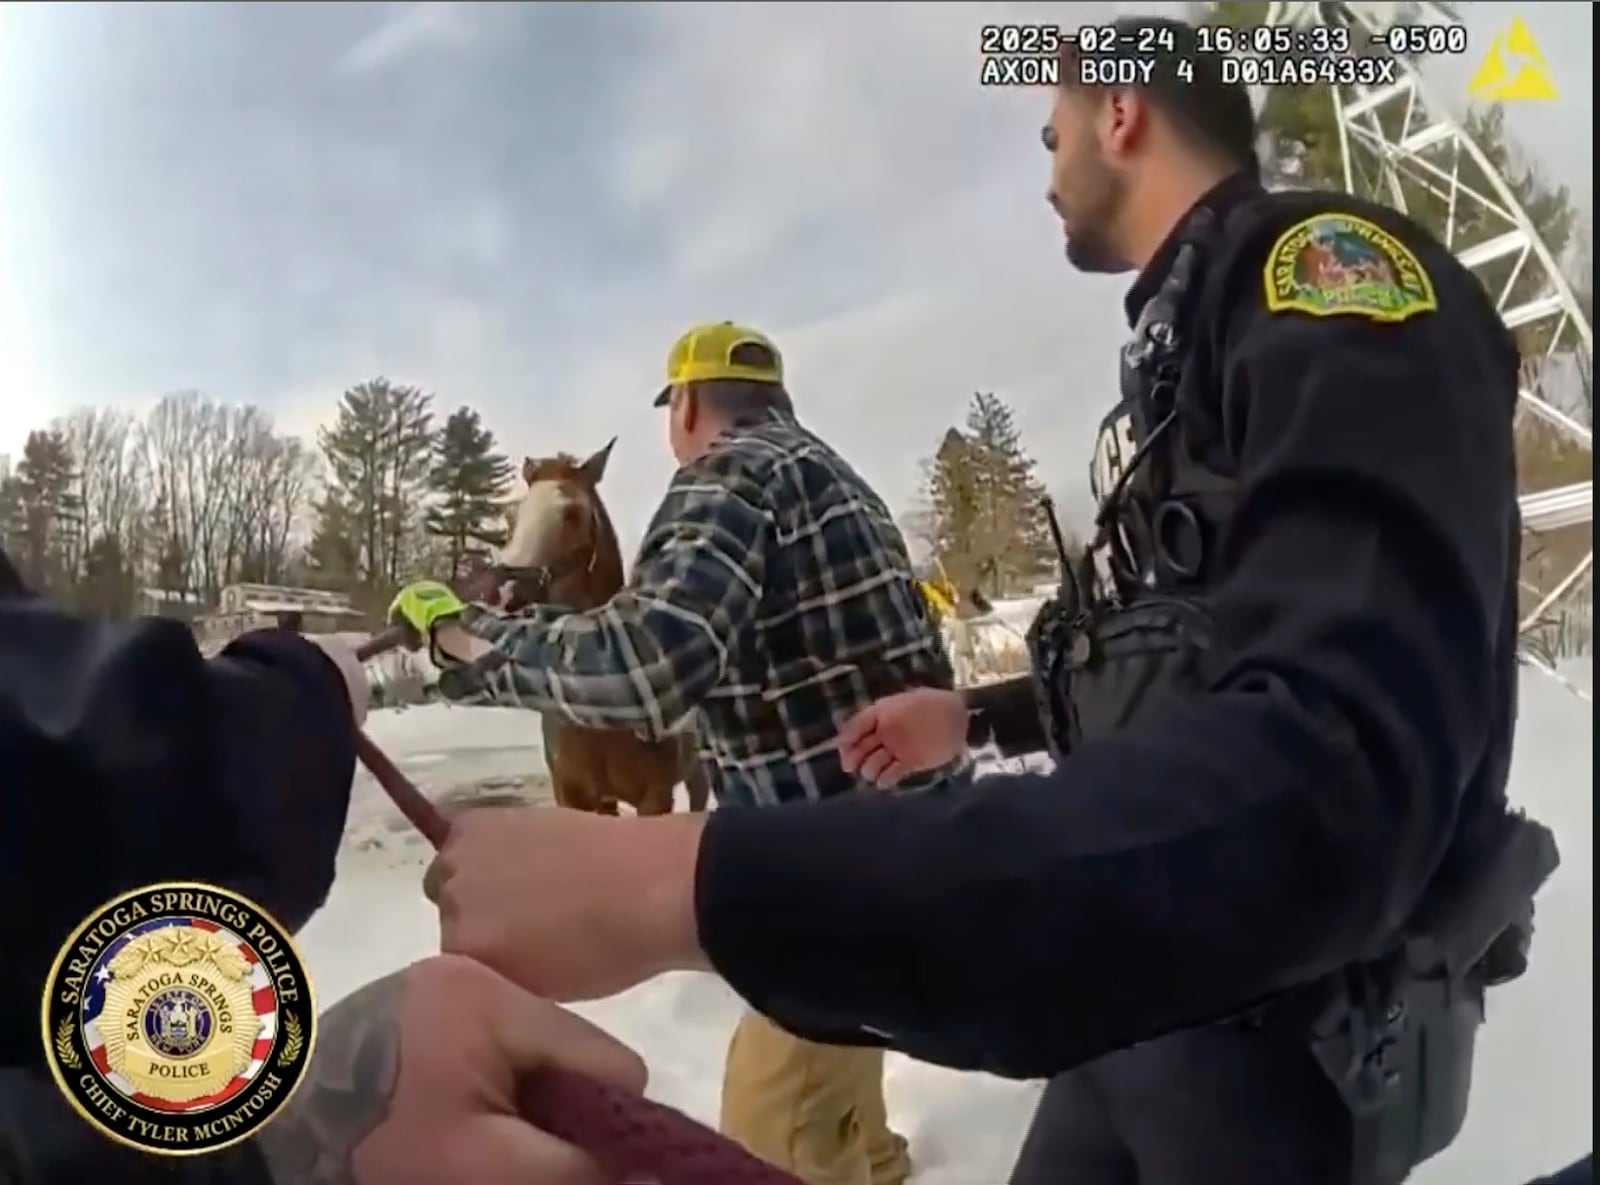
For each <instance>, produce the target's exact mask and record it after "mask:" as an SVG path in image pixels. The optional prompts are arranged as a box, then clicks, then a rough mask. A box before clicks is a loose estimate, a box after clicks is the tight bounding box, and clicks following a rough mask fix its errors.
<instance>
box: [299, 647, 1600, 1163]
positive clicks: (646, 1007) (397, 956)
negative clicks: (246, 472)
mask: <svg viewBox="0 0 1600 1185" xmlns="http://www.w3.org/2000/svg"><path fill="white" fill-rule="evenodd" d="M1570 673H1571V674H1572V675H1573V676H1574V678H1575V679H1576V680H1577V681H1579V682H1581V683H1582V684H1584V685H1585V686H1592V677H1591V672H1590V669H1589V668H1588V667H1587V666H1585V667H1583V668H1580V669H1578V670H1576V671H1574V672H1570ZM1522 692H1523V702H1522V716H1521V724H1520V731H1519V735H1518V748H1517V755H1516V763H1515V769H1514V771H1513V789H1512V793H1513V797H1514V798H1515V800H1516V801H1517V803H1519V804H1520V805H1522V806H1524V807H1526V808H1527V809H1528V810H1529V811H1530V812H1531V813H1532V814H1533V815H1534V816H1535V817H1537V818H1539V819H1541V820H1543V821H1545V822H1546V823H1548V824H1549V825H1551V826H1552V827H1553V828H1555V830H1556V833H1557V835H1558V838H1559V840H1560V842H1561V848H1562V867H1561V869H1560V871H1559V872H1558V873H1557V875H1556V878H1555V879H1554V880H1553V881H1552V882H1551V884H1550V885H1549V886H1548V887H1547V888H1546V890H1545V893H1544V895H1543V896H1542V897H1541V899H1540V907H1539V919H1538V921H1539V934H1538V938H1537V939H1536V945H1535V949H1534V959H1533V969H1532V971H1531V972H1530V973H1529V974H1528V975H1527V976H1526V977H1525V978H1524V979H1522V980H1521V981H1520V982H1518V983H1516V984H1513V985H1511V986H1510V987H1508V988H1504V989H1501V990H1500V991H1499V992H1497V993H1496V994H1495V996H1494V998H1493V999H1492V1000H1491V1001H1490V1023H1489V1024H1488V1025H1487V1026H1486V1027H1485V1028H1484V1030H1483V1032H1482V1035H1481V1037H1480V1043H1479V1054H1478V1062H1477V1075H1476V1084H1475V1086H1474V1090H1473V1097H1472V1106H1471V1111H1470V1114H1469V1116H1468V1121H1467V1128H1466V1131H1465V1132H1464V1133H1463V1135H1462V1137H1461V1139H1460V1140H1459V1141H1457V1143H1456V1145H1455V1147H1453V1148H1452V1149H1450V1150H1449V1151H1448V1152H1446V1153H1445V1154H1444V1155H1442V1156H1440V1157H1438V1158H1437V1159H1436V1160H1435V1161H1434V1162H1433V1163H1431V1164H1429V1165H1427V1166H1425V1167H1424V1168H1423V1169H1422V1170H1421V1171H1419V1172H1418V1173H1417V1174H1416V1175H1415V1176H1414V1177H1413V1181H1414V1182H1416V1183H1417V1185H1521V1183H1522V1182H1525V1181H1526V1180H1527V1179H1528V1178H1530V1177H1532V1176H1533V1175H1535V1174H1536V1173H1538V1172H1544V1171H1548V1170H1550V1169H1552V1168H1554V1167H1557V1166H1558V1165H1561V1164H1564V1163H1566V1162H1567V1161H1570V1160H1572V1159H1575V1158H1576V1157H1577V1156H1578V1155H1579V1154H1580V1153H1583V1152H1587V1151H1589V1149H1590V1147H1591V1146H1592V1142H1593V1122H1592V1117H1593V1105H1594V1104H1593V1060H1594V1055H1593V1044H1594V1034H1593V1029H1594V1012H1593V996H1594V975H1593V965H1594V908H1593V888H1594V865H1593V832H1594V817H1593V804H1592V792H1593V788H1594V767H1593V739H1592V737H1593V723H1592V715H1591V707H1590V705H1589V704H1587V703H1585V702H1584V701H1582V700H1580V699H1578V698H1576V697H1575V696H1573V695H1572V694H1571V693H1570V692H1568V691H1566V690H1565V689H1563V688H1562V687H1560V686H1559V685H1557V684H1556V683H1554V682H1553V681H1552V680H1550V679H1548V678H1545V677H1543V676H1541V675H1539V674H1537V673H1535V672H1528V673H1527V674H1526V675H1525V676H1524V679H1523V689H1522ZM369 729H370V732H371V734H372V735H373V737H374V738H375V739H376V740H377V741H378V743H379V744H380V745H381V746H383V748H384V749H385V750H386V751H387V752H388V753H389V754H390V755H391V756H392V757H394V758H395V760H396V761H397V762H398V763H399V764H400V765H401V767H402V768H403V769H405V770H406V771H407V772H408V773H409V774H410V775H411V776H412V777H413V778H415V779H416V780H417V781H418V782H419V783H420V784H421V785H422V786H423V787H424V789H426V790H428V791H429V792H430V793H431V794H432V795H433V796H434V797H435V799H436V800H439V801H445V802H449V801H460V800H461V799H464V798H468V797H476V796H482V795H485V794H492V795H499V794H506V795H515V796H518V797H523V798H528V799H531V800H535V801H537V800H541V799H545V798H547V797H548V782H547V779H546V778H545V776H544V772H543V759H542V754H541V749H540V743H539V724H538V718H537V717H536V716H534V715H533V714H531V713H526V714H525V713H521V712H516V711H513V710H510V709H502V708H453V707H450V706H447V705H443V704H431V705H428V706H426V707H419V708H410V709H405V710H401V711H392V710H386V711H380V712H376V713H374V714H373V716H372V719H371V721H370V722H369ZM427 858H428V852H427V849H426V846H425V845H424V843H423V841H422V840H421V839H420V837H418V836H416V835H414V834H412V833H411V832H410V831H409V829H408V828H407V827H406V825H405V823H404V822H403V820H401V818H400V816H399V815H398V813H396V812H395V811H394V810H393V808H392V807H390V806H389V805H388V802H387V800H386V799H384V797H383V795H382V793H381V791H379V790H378V788H377V786H376V785H375V784H373V783H372V782H371V780H370V779H369V778H367V777H366V775H365V773H362V774H360V775H359V776H358V782H357V786H356V793H355V800H354V803H353V805H352V809H351V818H350V823H349V828H348V831H347V833H346V838H345V845H344V850H343V853H342V855H341V857H340V864H339V878H338V882H337V884H336V885H335V887H334V891H333V895H332V898H331V899H330V901H329V902H328V905H327V906H326V908H325V909H324V910H323V911H322V912H321V913H320V914H318V916H317V917H316V918H314V919H313V920H312V922H311V924H310V925H309V926H307V927H306V929H305V931H304V933H303V934H302V936H301V946H302V949H303V950H304V952H305V954H306V956H307V958H308V960H309V962H310V965H311V969H312V972H313V974H314V975H315V977H316V982H317V986H318V993H319V997H320V1000H321V1002H322V1005H323V1006H324V1007H326V1006H327V1005H329V1004H332V1003H333V1002H334V1001H336V1000H338V999H339V998H341V997H342V996H344V995H345V994H347V993H348V992H350V991H352V990H353V989H355V988H357V987H359V986H360V985H362V984H363V983H365V982H367V981H368V980H370V979H372V978H374V977H376V976H379V975H382V974H384V973H386V972H388V971H391V970H393V969H395V968H397V967H401V966H403V965H405V964H406V963H409V962H411V961H413V960H414V959H417V958H420V957H422V956H424V955H427V954H429V953H431V952H433V951H435V950H437V943H438V932H437V927H436V923H435V920H434V915H433V912H432V909H431V907H430V906H429V905H428V903H427V902H426V901H425V900H424V899H423V897H422V893H421V889H420V882H421V876H422V870H423V868H424V867H425V865H426V862H427ZM581 1011H582V1012H584V1013H585V1015H587V1016H589V1017H590V1018H592V1019H593V1020H595V1021H596V1022H597V1023H599V1024H601V1025H603V1026H604V1027H605V1028H606V1029H608V1030H609V1031H611V1032H612V1033H614V1034H616V1035H617V1036H618V1037H619V1038H620V1039H621V1040H623V1041H626V1042H627V1043H628V1044H630V1045H632V1046H633V1047H634V1048H636V1049H638V1050H639V1051H640V1052H641V1053H642V1054H643V1055H644V1057H645V1059H646V1060H647V1061H648V1062H649V1064H650V1069H651V1086H650V1092H651V1094H652V1095H653V1096H655V1097H656V1098H659V1099H661V1100H663V1101H666V1102H669V1103H671V1104H672V1105H674V1106H676V1107H678V1108H680V1109H681V1110H683V1111H686V1112H688V1113H689V1114H691V1115H694V1116H696V1117H698V1118H700V1119H702V1120H705V1121H714V1119H715V1116H716V1113H717V1092H718V1090H719V1086H720V1075H721V1061H722V1055H723V1051H724V1048H725V1045H726V1042H727V1038H728V1035H729V1032H730V1031H731V1029H732V1026H733V1023H734V1020H735V1018H736V1017H737V1015H738V1011H739V1004H738V1001H737V1000H736V999H735V998H734V997H733V995H732V994H731V993H730V992H729V991H728V990H727V988H725V987H724V986H723V985H722V984H721V983H720V982H719V981H717V980H716V979H714V978H712V977H710V976H704V975H689V974H683V975H671V976H665V977H663V978H661V979H659V980H657V981H655V982H653V983H649V984H645V985H643V986H642V987H639V988H636V989H634V990H633V991H631V992H626V993H624V994H622V995H619V996H615V997H613V998H611V999H608V1000H602V1001H599V1002H597V1003H594V1004H591V1005H587V1006H584V1007H583V1008H582V1009H581ZM888 1091H889V1108H890V1112H891V1115H892V1117H893V1120H894V1122H895V1124H896V1125H897V1126H898V1127H899V1128H900V1130H902V1131H903V1132H905V1134H906V1135H908V1136H909V1137H910V1139H911V1141H912V1149H913V1155H914V1156H915V1158H916V1161H917V1165H918V1171H917V1175H916V1177H915V1178H914V1182H915V1185H1000V1183H1002V1182H1004V1181H1005V1178H1006V1173H1007V1171H1008V1169H1009V1167H1010V1164H1011V1160H1012V1157H1013V1156H1014V1154H1015V1152H1016V1149H1017V1146H1018V1144H1019V1142H1020V1140H1021V1138H1022V1133H1023V1130H1024V1127H1025V1126H1026V1124H1027V1120H1028V1116H1029V1113H1030V1111H1031V1108H1032V1104H1033V1100H1034V1099H1035V1097H1036V1096H1037V1093H1038V1086H1037V1085H1036V1084H1029V1083H1013V1082H1004V1081H1001V1080H998V1079H995V1078H990V1077H987V1076H984V1075H975V1074H958V1073H953V1072H950V1071H946V1070H940V1069H937V1068H934V1067H931V1066H925V1065H920V1064H917V1063H914V1062H911V1061H908V1060H906V1059H904V1058H898V1057H897V1058H892V1059H891V1061H890V1069H889V1075H888Z"/></svg>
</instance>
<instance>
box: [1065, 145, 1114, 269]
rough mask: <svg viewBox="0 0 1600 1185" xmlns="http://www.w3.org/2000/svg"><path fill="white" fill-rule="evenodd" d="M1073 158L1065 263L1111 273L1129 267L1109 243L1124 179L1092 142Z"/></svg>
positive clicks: (1066, 222)
mask: <svg viewBox="0 0 1600 1185" xmlns="http://www.w3.org/2000/svg"><path fill="white" fill-rule="evenodd" d="M1083 149H1084V150H1083V151H1081V152H1079V153H1078V154H1077V159H1075V160H1074V161H1073V164H1072V171H1071V173H1070V174H1069V176H1071V178H1072V200H1071V202H1070V203H1067V202H1063V203H1062V204H1063V205H1065V206H1067V207H1068V208H1067V210H1066V213H1065V216H1064V217H1063V219H1062V225H1063V226H1065V227H1066V233H1067V246H1066V253H1067V262H1068V263H1070V264H1071V265H1072V266H1073V267H1075V268H1077V269H1078V270H1079V271H1080V272H1093V273H1097V274H1101V275H1114V274H1116V273H1118V272H1125V271H1128V270H1129V269H1130V266H1131V265H1130V264H1129V263H1128V261H1127V260H1125V259H1124V258H1122V253H1121V252H1120V251H1118V250H1117V248H1116V247H1115V246H1113V245H1112V243H1111V225H1112V222H1113V220H1114V219H1115V216H1116V212H1117V210H1118V208H1119V207H1120V206H1121V205H1122V199H1123V192H1124V189H1125V188H1126V184H1125V182H1124V180H1123V178H1122V177H1121V176H1120V175H1119V174H1117V173H1115V172H1113V171H1112V170H1111V169H1108V168H1106V166H1105V165H1104V164H1102V163H1101V161H1100V159H1099V155H1098V153H1096V151H1095V149H1094V146H1093V145H1092V144H1085V145H1084V146H1083Z"/></svg>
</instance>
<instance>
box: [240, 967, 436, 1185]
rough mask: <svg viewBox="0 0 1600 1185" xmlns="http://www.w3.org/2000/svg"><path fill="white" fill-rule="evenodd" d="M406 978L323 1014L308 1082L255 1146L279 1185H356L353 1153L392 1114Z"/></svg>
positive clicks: (394, 978)
mask: <svg viewBox="0 0 1600 1185" xmlns="http://www.w3.org/2000/svg"><path fill="white" fill-rule="evenodd" d="M404 988H405V975H404V972H400V973H397V974H395V975H390V976H388V977H387V978H384V979H380V980H378V981H377V982H376V983H371V984H368V985H367V986H366V987H364V988H362V989H361V990H360V991H358V992H356V993H355V994H354V995H351V996H349V997H347V998H346V999H344V1000H341V1001H340V1002H339V1003H338V1004H335V1005H334V1006H333V1007H332V1008H331V1009H329V1010H328V1012H327V1013H326V1014H324V1015H323V1017H322V1019H321V1022H320V1025H319V1028H320V1030H321V1031H320V1032H319V1033H318V1035H317V1047H316V1052H315V1053H314V1054H313V1055H312V1059H311V1066H310V1069H309V1070H308V1071H307V1075H306V1080H305V1081H304V1082H303V1083H301V1085H300V1089H299V1090H298V1091H296V1092H295V1096H294V1098H293V1100H292V1101H291V1102H290V1104H289V1107H288V1109H287V1110H286V1111H285V1112H284V1114H283V1115H282V1116H280V1117H279V1118H278V1119H277V1120H276V1121H274V1122H273V1123H271V1124H269V1125H268V1126H267V1128H266V1130H264V1131H263V1132H262V1133H261V1135H260V1137H259V1139H260V1144H261V1149H262V1152H263V1154H264V1155H265V1157H266V1161H267V1167H268V1169H269V1170H270V1172H271V1174H272V1179H273V1180H274V1181H275V1182H281V1183H282V1185H289V1182H294V1183H295V1185H356V1176H355V1166H354V1163H353V1161H354V1156H355V1151H356V1149H357V1148H358V1147H360V1145H361V1142H362V1141H363V1140H365V1139H366V1138H367V1137H368V1136H369V1135H371V1134H372V1132H373V1131H374V1130H375V1129H376V1128H377V1127H378V1125H379V1124H381V1123H382V1122H383V1121H384V1120H385V1119H386V1118H388V1115H389V1106H390V1103H391V1102H392V1100H393V1096H394V1091H395V1085H396V1084H397V1083H398V1082H399V1080H400V1023H399V1015H398V1013H399V1007H400V996H401V993H402V991H403V990H404Z"/></svg>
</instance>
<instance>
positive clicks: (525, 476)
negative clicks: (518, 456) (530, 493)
mask: <svg viewBox="0 0 1600 1185" xmlns="http://www.w3.org/2000/svg"><path fill="white" fill-rule="evenodd" d="M533 469H534V465H533V458H532V457H523V458H522V484H523V485H528V486H531V485H532V484H533Z"/></svg>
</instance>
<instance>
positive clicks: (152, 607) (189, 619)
mask: <svg viewBox="0 0 1600 1185" xmlns="http://www.w3.org/2000/svg"><path fill="white" fill-rule="evenodd" d="M203 605H204V602H202V601H201V600H200V594H199V593H197V592H187V591H184V590H182V589H176V588H141V589H140V590H139V591H138V592H136V593H134V594H133V615H134V616H135V617H170V618H172V619H173V620H174V621H181V622H184V623H186V624H189V625H192V624H194V620H195V618H196V617H198V616H200V610H201V608H202V607H203Z"/></svg>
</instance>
